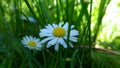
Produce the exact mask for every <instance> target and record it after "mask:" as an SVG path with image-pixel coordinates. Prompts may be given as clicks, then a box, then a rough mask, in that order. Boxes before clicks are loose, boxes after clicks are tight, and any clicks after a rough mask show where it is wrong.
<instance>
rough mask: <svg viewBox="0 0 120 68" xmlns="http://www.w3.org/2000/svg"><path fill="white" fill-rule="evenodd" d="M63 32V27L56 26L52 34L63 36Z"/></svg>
mask: <svg viewBox="0 0 120 68" xmlns="http://www.w3.org/2000/svg"><path fill="white" fill-rule="evenodd" d="M65 34H66V31H65V29H64V28H61V27H57V28H54V30H53V35H54V36H56V37H63V36H64V35H65Z"/></svg>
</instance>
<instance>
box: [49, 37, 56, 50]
mask: <svg viewBox="0 0 120 68" xmlns="http://www.w3.org/2000/svg"><path fill="white" fill-rule="evenodd" d="M57 40H58V38H54V39H52V40H50V41H49V42H48V44H47V48H49V47H51V46H52V45H55V43H57Z"/></svg>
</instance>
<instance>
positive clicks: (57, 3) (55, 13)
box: [0, 0, 120, 68]
mask: <svg viewBox="0 0 120 68" xmlns="http://www.w3.org/2000/svg"><path fill="white" fill-rule="evenodd" d="M109 2H110V0H101V1H100V2H99V3H100V4H98V8H99V9H98V10H97V11H94V9H93V8H92V6H93V4H94V1H92V0H90V1H86V0H34V1H33V0H30V1H28V0H21V1H19V0H5V1H3V0H0V61H1V62H0V67H1V68H16V67H20V68H26V67H28V68H66V67H68V68H78V67H79V68H88V67H92V68H96V67H98V68H103V67H106V68H107V67H114V66H115V65H117V64H116V61H117V60H110V61H107V59H108V60H109V59H110V58H115V57H116V56H115V57H111V56H113V55H111V54H109V56H107V55H105V56H107V58H106V57H105V56H101V54H100V53H98V52H94V51H93V52H91V51H92V48H91V47H92V46H93V47H94V45H95V43H96V39H97V35H98V33H99V29H100V26H101V24H102V19H103V16H104V14H105V11H106V8H107V5H108V4H109ZM94 13H95V14H96V15H94V16H92V14H94ZM29 17H33V18H34V19H35V21H36V22H35V23H33V21H31V20H30V18H29ZM92 17H93V18H92ZM96 17H97V19H96V22H91V21H92V19H95V18H96ZM59 22H68V23H69V26H68V38H67V41H66V43H68V42H69V37H70V28H71V25H74V26H75V29H76V30H78V33H79V35H78V36H77V38H78V42H77V43H73V44H74V46H81V45H84V46H86V45H89V47H90V48H87V49H86V48H84V47H83V48H77V49H76V48H67V49H63V47H61V46H60V48H59V49H60V50H59V51H58V52H56V51H54V48H53V47H50V48H49V49H48V48H43V50H41V51H37V50H30V49H28V48H25V47H24V46H23V44H22V43H21V40H22V38H23V37H24V36H26V35H32V36H35V37H37V38H40V37H39V31H40V29H43V28H44V27H45V26H46V25H47V24H53V23H54V24H59ZM91 24H95V26H94V27H93V28H92V27H91ZM91 28H92V29H91ZM40 39H41V38H40ZM91 54H92V55H91ZM99 55H100V56H101V57H102V59H106V60H105V61H101V59H100V58H101V57H99ZM117 59H118V57H117ZM112 61H114V62H112ZM117 62H118V61H117ZM106 64H109V65H110V64H112V65H113V66H107V65H106ZM117 67H118V68H119V67H120V66H119V65H117V66H116V68H117Z"/></svg>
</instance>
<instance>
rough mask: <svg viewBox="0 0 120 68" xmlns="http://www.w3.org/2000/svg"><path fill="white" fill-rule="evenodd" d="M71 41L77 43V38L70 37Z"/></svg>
mask: <svg viewBox="0 0 120 68" xmlns="http://www.w3.org/2000/svg"><path fill="white" fill-rule="evenodd" d="M69 39H70V41H73V42H77V38H76V37H70V38H69Z"/></svg>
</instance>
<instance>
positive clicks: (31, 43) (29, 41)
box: [21, 36, 42, 50]
mask: <svg viewBox="0 0 120 68" xmlns="http://www.w3.org/2000/svg"><path fill="white" fill-rule="evenodd" d="M21 42H22V44H23V45H24V47H27V48H29V49H33V50H34V49H35V50H41V49H42V45H41V42H40V40H39V39H38V38H36V37H32V36H25V37H23V39H22V41H21Z"/></svg>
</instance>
